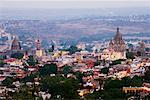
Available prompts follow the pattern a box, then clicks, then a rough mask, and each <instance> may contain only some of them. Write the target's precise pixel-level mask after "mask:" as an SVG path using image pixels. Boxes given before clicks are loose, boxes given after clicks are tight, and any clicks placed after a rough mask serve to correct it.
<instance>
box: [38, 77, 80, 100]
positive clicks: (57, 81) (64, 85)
mask: <svg viewBox="0 0 150 100" xmlns="http://www.w3.org/2000/svg"><path fill="white" fill-rule="evenodd" d="M77 89H78V82H77V80H76V79H74V78H65V77H63V76H54V77H49V76H46V77H44V78H42V80H41V90H42V91H48V92H49V93H50V94H52V98H53V99H56V98H57V97H56V96H57V95H60V96H61V98H64V99H76V98H78V94H77Z"/></svg>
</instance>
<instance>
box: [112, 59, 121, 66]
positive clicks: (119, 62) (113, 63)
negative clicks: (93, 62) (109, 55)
mask: <svg viewBox="0 0 150 100" xmlns="http://www.w3.org/2000/svg"><path fill="white" fill-rule="evenodd" d="M121 61H123V59H118V60H115V61H112V63H111V64H110V65H117V64H121Z"/></svg>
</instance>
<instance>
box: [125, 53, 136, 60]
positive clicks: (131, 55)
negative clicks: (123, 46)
mask: <svg viewBox="0 0 150 100" xmlns="http://www.w3.org/2000/svg"><path fill="white" fill-rule="evenodd" d="M126 57H127V59H135V57H134V54H133V52H127V53H126Z"/></svg>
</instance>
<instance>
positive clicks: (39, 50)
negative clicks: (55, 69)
mask: <svg viewBox="0 0 150 100" xmlns="http://www.w3.org/2000/svg"><path fill="white" fill-rule="evenodd" d="M35 47H36V50H35V55H36V56H37V57H42V56H43V55H44V51H43V50H42V48H41V41H40V40H39V39H37V40H35Z"/></svg>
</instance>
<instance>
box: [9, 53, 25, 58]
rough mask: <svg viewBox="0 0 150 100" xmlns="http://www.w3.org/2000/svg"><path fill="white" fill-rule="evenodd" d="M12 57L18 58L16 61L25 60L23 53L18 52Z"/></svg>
mask: <svg viewBox="0 0 150 100" xmlns="http://www.w3.org/2000/svg"><path fill="white" fill-rule="evenodd" d="M11 57H12V58H16V59H22V58H23V53H21V52H16V53H13V54H11Z"/></svg>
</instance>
